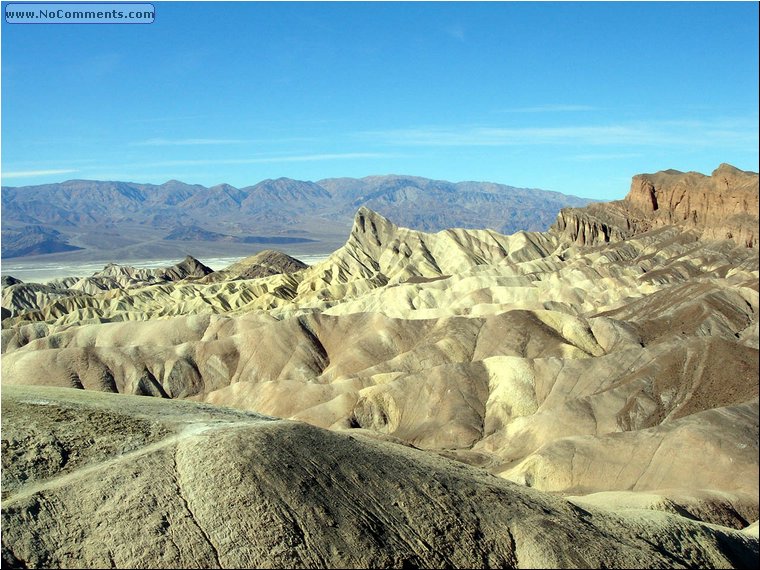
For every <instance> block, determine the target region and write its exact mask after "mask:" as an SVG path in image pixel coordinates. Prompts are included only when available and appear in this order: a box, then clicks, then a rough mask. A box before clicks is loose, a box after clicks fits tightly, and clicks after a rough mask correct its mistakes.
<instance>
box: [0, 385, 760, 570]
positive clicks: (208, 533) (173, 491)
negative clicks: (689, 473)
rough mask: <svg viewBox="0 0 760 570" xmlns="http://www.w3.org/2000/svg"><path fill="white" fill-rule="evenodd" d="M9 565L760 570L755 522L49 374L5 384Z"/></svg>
mask: <svg viewBox="0 0 760 570" xmlns="http://www.w3.org/2000/svg"><path fill="white" fill-rule="evenodd" d="M3 392H4V393H3V401H2V406H3V410H2V412H3V413H2V420H3V426H2V428H3V471H2V473H3V502H2V506H3V509H2V525H3V534H2V560H3V566H4V567H9V568H13V567H15V568H39V567H45V568H64V567H78V568H89V567H92V568H105V567H116V568H156V567H158V568H191V567H203V568H273V567H274V568H354V567H358V568H403V567H407V568H408V567H415V568H419V567H424V568H452V567H455V568H487V567H488V568H611V567H612V568H615V567H618V568H623V567H629V568H630V567H635V568H656V567H710V568H732V567H750V566H751V565H752V563H753V561H755V560H756V558H757V556H758V541H757V539H756V538H754V537H753V536H752V535H751V534H749V533H743V532H740V531H736V530H732V529H729V528H726V527H719V526H714V525H708V524H704V523H699V522H696V521H690V520H687V519H685V518H683V517H681V516H678V515H674V514H670V513H664V512H656V511H652V510H648V511H647V510H638V511H634V510H629V511H622V512H621V513H620V514H613V513H611V512H610V511H608V510H605V509H604V508H601V509H600V508H598V507H596V506H594V505H591V504H586V505H584V506H583V507H579V506H576V505H575V504H573V503H571V502H568V501H566V500H563V499H561V498H559V497H555V496H552V495H549V494H545V493H541V492H538V491H535V490H532V489H529V488H527V487H521V486H519V485H515V484H512V483H510V482H508V481H504V480H503V479H499V478H497V477H493V476H491V475H489V474H488V473H486V472H484V471H482V470H480V469H475V468H472V467H468V466H465V465H463V464H461V463H456V462H453V461H449V460H446V459H443V458H440V457H436V456H434V455H430V454H428V453H425V452H423V451H419V450H415V449H411V448H409V447H405V446H401V445H398V444H393V443H387V442H382V441H378V440H377V439H374V438H370V437H368V436H366V435H364V434H359V433H354V434H353V435H348V434H345V433H341V434H339V433H333V432H329V431H326V430H322V429H319V428H315V427H312V426H309V425H307V424H303V423H299V422H292V421H284V420H277V419H274V418H267V417H263V416H260V415H257V414H253V413H246V412H236V411H233V410H225V409H222V408H212V407H210V406H206V405H200V404H197V403H191V402H177V401H165V400H160V399H153V398H137V397H134V396H131V397H130V396H116V395H110V394H100V393H97V392H89V391H87V392H82V391H73V390H63V389H51V388H40V387H25V388H20V387H8V388H5V389H4V391H3Z"/></svg>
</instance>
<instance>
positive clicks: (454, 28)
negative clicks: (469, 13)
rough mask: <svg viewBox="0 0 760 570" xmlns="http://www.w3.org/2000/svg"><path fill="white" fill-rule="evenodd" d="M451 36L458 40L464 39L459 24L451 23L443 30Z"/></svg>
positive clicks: (463, 32)
mask: <svg viewBox="0 0 760 570" xmlns="http://www.w3.org/2000/svg"><path fill="white" fill-rule="evenodd" d="M443 31H444V32H446V35H448V36H449V37H451V38H454V39H455V40H457V41H459V42H464V41H465V39H466V36H465V31H464V28H463V27H462V26H461V25H460V24H453V25H451V26H448V27H447V28H445V29H444V30H443Z"/></svg>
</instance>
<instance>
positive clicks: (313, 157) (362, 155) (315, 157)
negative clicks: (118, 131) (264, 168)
mask: <svg viewBox="0 0 760 570" xmlns="http://www.w3.org/2000/svg"><path fill="white" fill-rule="evenodd" d="M394 156H398V155H392V154H388V153H380V152H345V153H323V154H300V155H289V156H264V157H261V156H259V157H250V158H222V159H198V160H168V161H162V162H153V163H142V164H140V166H144V167H164V166H206V165H224V164H268V163H278V162H317V161H327V160H356V159H367V158H390V157H394Z"/></svg>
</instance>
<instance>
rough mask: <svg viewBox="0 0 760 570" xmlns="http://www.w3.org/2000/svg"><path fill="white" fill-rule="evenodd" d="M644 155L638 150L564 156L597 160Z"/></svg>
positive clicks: (569, 158) (568, 158) (582, 159)
mask: <svg viewBox="0 0 760 570" xmlns="http://www.w3.org/2000/svg"><path fill="white" fill-rule="evenodd" d="M642 156H644V155H643V154H642V153H639V152H618V153H614V152H608V153H604V152H602V153H592V154H574V155H572V156H568V157H566V160H580V161H587V160H588V161H594V162H595V161H597V160H620V159H623V158H639V157H642Z"/></svg>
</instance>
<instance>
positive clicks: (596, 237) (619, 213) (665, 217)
mask: <svg viewBox="0 0 760 570" xmlns="http://www.w3.org/2000/svg"><path fill="white" fill-rule="evenodd" d="M668 225H675V226H679V227H680V228H682V229H686V230H692V231H693V232H695V234H696V235H698V236H700V237H702V238H706V239H719V240H720V239H729V240H733V241H734V242H736V243H737V244H739V245H743V246H746V247H751V248H757V247H758V174H757V173H756V172H746V171H743V170H739V169H737V168H734V167H733V166H731V165H729V164H721V165H720V166H719V167H718V168H717V169H715V170H714V171H713V172H712V174H711V175H710V176H706V175H704V174H700V173H698V172H686V173H684V172H679V171H678V170H664V171H661V172H657V173H655V174H639V175H636V176H634V177H633V180H632V181H631V190H630V192H629V193H628V195H627V196H626V197H625V199H623V200H619V201H615V202H609V203H606V204H593V205H591V206H589V207H587V208H583V209H578V208H568V209H564V210H562V211H561V212H560V214H559V216H558V217H557V222H556V223H555V225H554V229H555V230H557V231H559V232H560V233H561V234H562V235H563V236H564V237H565V238H569V239H570V240H571V241H573V242H575V243H577V244H579V245H594V244H596V243H603V242H611V241H618V240H620V239H625V238H627V237H630V236H632V235H635V234H639V233H643V232H646V231H649V230H652V229H655V228H659V227H663V226H668Z"/></svg>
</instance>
